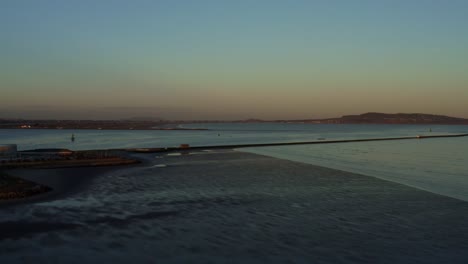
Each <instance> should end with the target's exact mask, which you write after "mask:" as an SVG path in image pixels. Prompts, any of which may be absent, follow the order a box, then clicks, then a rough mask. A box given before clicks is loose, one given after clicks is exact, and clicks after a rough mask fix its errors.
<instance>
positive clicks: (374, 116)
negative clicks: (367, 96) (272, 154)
mask: <svg viewBox="0 0 468 264" xmlns="http://www.w3.org/2000/svg"><path fill="white" fill-rule="evenodd" d="M304 122H305V123H318V124H453V125H455V124H460V125H468V119H465V118H458V117H450V116H444V115H432V114H421V113H410V114H405V113H397V114H386V113H375V112H369V113H365V114H360V115H344V116H342V117H339V118H327V119H315V120H304Z"/></svg>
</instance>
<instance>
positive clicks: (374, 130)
mask: <svg viewBox="0 0 468 264" xmlns="http://www.w3.org/2000/svg"><path fill="white" fill-rule="evenodd" d="M182 127H185V128H206V129H209V130H172V131H129V130H34V129H30V130H29V129H28V130H9V129H6V130H0V144H7V143H14V144H18V148H19V149H20V150H25V149H34V148H69V149H73V150H81V149H102V148H130V147H172V146H178V145H179V144H183V143H184V144H190V145H192V146H209V145H223V144H226V145H230V144H247V143H270V142H295V141H312V140H319V139H320V140H323V139H357V138H378V137H400V136H415V135H437V134H453V133H467V132H468V126H450V125H436V126H428V125H322V124H321V125H314V124H287V123H281V124H277V123H252V124H235V123H206V124H185V125H182ZM72 133H73V134H74V135H75V138H76V140H75V142H71V140H70V137H71V134H72ZM241 150H242V151H248V152H252V153H257V154H263V155H268V156H272V157H277V158H282V159H288V160H293V161H299V162H304V163H309V164H314V165H320V166H325V167H330V168H335V169H341V170H345V171H350V172H356V173H361V174H364V175H369V176H374V177H378V178H382V179H385V180H389V181H394V182H398V183H402V184H406V185H409V186H413V187H417V188H420V189H424V190H428V191H431V192H434V193H438V194H442V195H447V196H450V197H454V198H458V199H462V200H467V201H468V137H463V138H436V139H423V140H402V141H379V142H359V143H340V144H325V145H297V146H280V147H262V148H248V149H245V148H243V149H241Z"/></svg>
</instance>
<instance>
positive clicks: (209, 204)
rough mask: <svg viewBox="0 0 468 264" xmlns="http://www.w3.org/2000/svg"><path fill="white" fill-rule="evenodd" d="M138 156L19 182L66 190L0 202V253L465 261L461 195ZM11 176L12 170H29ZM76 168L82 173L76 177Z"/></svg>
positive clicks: (231, 158)
mask: <svg viewBox="0 0 468 264" xmlns="http://www.w3.org/2000/svg"><path fill="white" fill-rule="evenodd" d="M136 157H138V158H143V159H146V162H144V163H143V164H141V165H137V166H134V167H132V168H129V169H126V168H127V167H118V168H111V169H112V171H107V172H106V171H105V170H106V169H109V168H83V170H73V171H74V172H73V173H72V174H68V172H69V171H70V169H60V170H58V169H57V170H52V171H49V173H48V172H47V170H41V171H40V172H37V173H36V174H35V175H33V176H31V175H30V176H29V178H28V179H30V180H33V181H34V180H36V181H38V182H39V179H40V178H47V183H49V184H54V185H55V186H56V187H59V188H62V190H63V191H64V192H62V193H61V194H60V195H59V194H57V196H55V197H53V199H49V200H48V201H51V202H50V203H45V204H44V203H42V204H35V203H23V204H22V205H21V206H18V207H12V206H9V207H8V208H6V209H5V210H0V219H2V220H1V221H2V222H0V231H1V232H3V233H4V238H3V239H2V238H0V256H1V257H0V260H7V261H10V262H12V263H20V262H23V260H24V257H25V256H26V257H27V256H29V257H30V258H31V260H32V259H37V260H39V261H40V260H44V261H45V260H50V259H52V260H55V261H57V262H71V263H82V262H83V261H85V262H102V261H104V262H109V261H112V262H116V263H125V262H128V261H137V262H142V261H146V262H148V261H150V262H151V261H156V260H158V261H160V262H171V263H173V262H177V263H178V262H191V263H206V262H209V261H212V262H217V263H219V262H232V261H234V262H263V263H269V262H285V261H295V262H305V263H310V262H316V263H330V262H332V263H362V262H366V263H396V262H398V263H441V262H450V263H466V260H467V259H468V253H467V252H468V226H467V225H466V222H467V221H468V203H466V202H463V201H460V200H456V199H453V198H449V197H445V196H440V195H436V194H432V193H430V192H427V191H422V190H418V189H415V188H411V187H408V186H405V185H401V184H397V183H393V182H388V181H384V180H380V179H377V178H373V177H368V176H363V175H358V174H353V173H348V172H344V171H339V170H334V169H329V168H324V167H319V166H314V165H309V164H303V163H298V162H291V161H287V160H280V159H275V158H270V157H266V156H261V155H255V154H250V153H243V152H237V151H220V152H216V151H213V152H196V153H194V154H193V155H180V156H179V155H157V154H156V155H155V154H138V155H136ZM158 165H165V167H164V166H158ZM121 168H123V169H121ZM101 169H103V170H102V171H100V170H101ZM114 169H115V170H114ZM17 172H18V173H19V174H20V175H18V174H15V175H17V176H23V175H28V173H29V172H28V171H27V170H22V171H20V170H18V171H17ZM51 172H53V173H51ZM66 175H68V176H67V180H66V181H64V180H63V179H64V176H66ZM70 175H71V176H72V177H73V178H72V177H71V176H70ZM83 175H84V177H85V179H80V180H77V181H74V179H76V178H77V177H83ZM68 177H70V178H68ZM75 177H76V178H75ZM69 179H72V182H69ZM91 181H92V184H90V183H91ZM41 183H42V182H41ZM44 183H45V182H44ZM72 190H73V191H72ZM70 192H72V193H73V195H72V196H71V195H70V194H71V193H70ZM61 201H66V203H62V202H61ZM57 202H60V203H57ZM0 209H2V207H0ZM51 216H53V217H54V220H53V221H51V219H50V217H51ZM22 238H27V240H24V239H22ZM44 241H46V242H44ZM60 241H67V243H62V242H60ZM88 241H92V243H89V242H88ZM38 245H40V246H39V247H40V250H41V252H42V253H41V254H40V255H38V254H37V250H38V248H37V247H38ZM2 248H3V249H2ZM58 252H60V253H58ZM77 252H79V253H77ZM76 254H80V255H81V256H82V259H80V262H78V260H76V259H73V256H74V255H76Z"/></svg>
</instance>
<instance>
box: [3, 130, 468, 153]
mask: <svg viewBox="0 0 468 264" xmlns="http://www.w3.org/2000/svg"><path fill="white" fill-rule="evenodd" d="M185 126H187V127H200V126H203V127H204V128H208V129H212V130H206V131H203V130H197V131H177V130H171V131H160V130H155V131H148V130H144V131H135V130H132V131H129V130H36V129H22V130H18V129H16V130H11V129H3V130H0V144H6V143H13V144H18V148H19V149H20V150H24V149H33V148H69V149H73V150H82V149H103V148H130V147H135V148H138V147H139V148H149V147H175V146H179V145H180V144H190V145H191V146H206V145H231V144H247V143H270V142H294V141H314V140H320V139H323V138H326V139H329V140H332V139H353V138H375V137H398V136H416V135H420V134H432V135H434V134H443V133H463V132H467V131H468V126H431V128H432V132H429V129H430V128H429V126H427V125H313V124H193V125H185ZM72 133H73V134H74V136H75V141H74V142H71V141H70V135H71V134H72ZM218 134H219V135H220V136H218Z"/></svg>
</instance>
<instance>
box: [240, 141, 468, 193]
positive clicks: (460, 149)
mask: <svg viewBox="0 0 468 264" xmlns="http://www.w3.org/2000/svg"><path fill="white" fill-rule="evenodd" d="M242 150H243V151H249V152H253V153H257V154H263V155H269V156H273V157H278V158H283V159H289V160H294V161H299V162H304V163H309V164H316V165H321V166H326V167H330V168H336V169H341V170H345V171H351V172H356V173H362V174H365V175H370V176H375V177H378V178H382V179H386V180H390V181H394V182H398V183H403V184H406V185H410V186H413V187H417V188H421V189H424V190H428V191H431V192H435V193H438V194H442V195H447V196H450V197H454V198H458V199H462V200H465V201H468V138H467V137H463V138H439V139H427V140H405V141H386V142H360V143H346V144H329V145H328V144H327V145H302V146H280V147H265V148H249V149H242Z"/></svg>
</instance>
